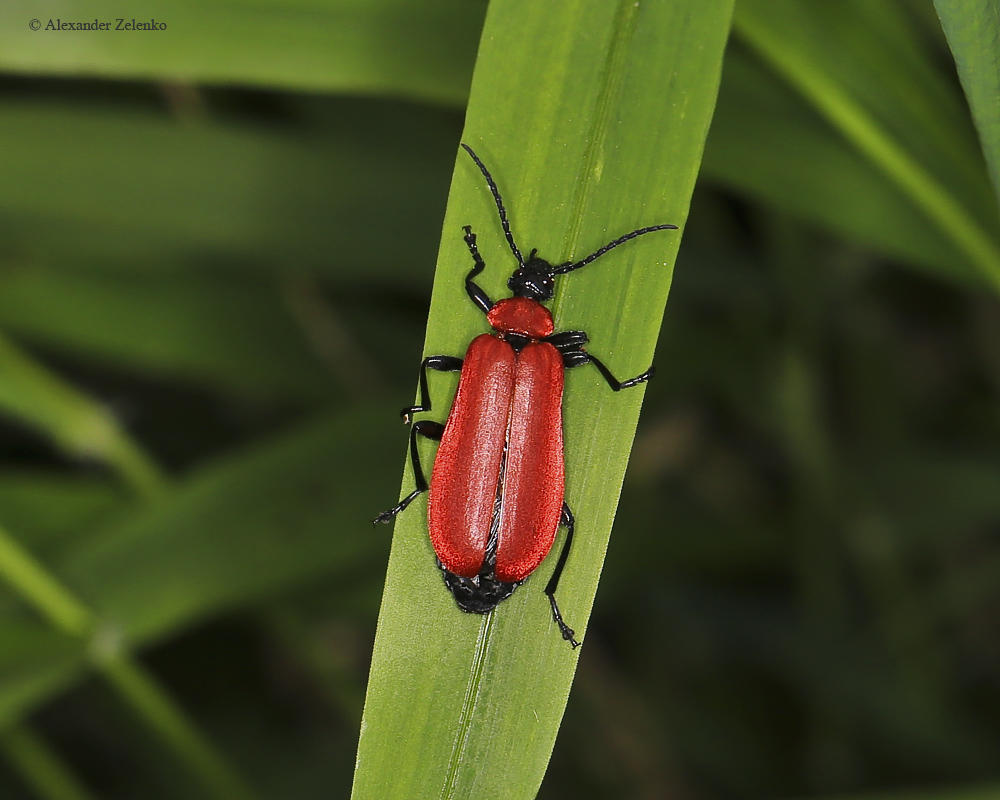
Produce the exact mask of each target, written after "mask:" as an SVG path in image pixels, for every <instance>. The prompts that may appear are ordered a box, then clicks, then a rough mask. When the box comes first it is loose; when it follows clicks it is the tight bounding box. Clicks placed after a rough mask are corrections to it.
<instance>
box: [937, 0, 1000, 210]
mask: <svg viewBox="0 0 1000 800" xmlns="http://www.w3.org/2000/svg"><path fill="white" fill-rule="evenodd" d="M934 7H935V8H936V9H937V12H938V14H939V15H940V17H941V25H942V26H943V27H944V32H945V35H946V36H947V37H948V44H949V46H950V47H951V52H952V54H953V55H954V56H955V63H956V64H957V65H958V77H959V78H961V80H962V87H963V88H964V89H965V96H966V97H967V98H968V100H969V106H970V107H971V108H972V117H973V119H974V120H975V121H976V129H977V130H978V131H979V141H980V143H981V144H982V147H983V152H984V153H985V154H986V163H987V165H988V166H989V168H990V175H991V176H992V177H993V187H994V189H995V190H996V191H997V197H998V198H1000V49H998V42H1000V2H997V0H934Z"/></svg>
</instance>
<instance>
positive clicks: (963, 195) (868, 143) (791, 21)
mask: <svg viewBox="0 0 1000 800" xmlns="http://www.w3.org/2000/svg"><path fill="white" fill-rule="evenodd" d="M894 8H895V6H894V5H893V4H880V5H877V6H875V4H870V3H868V4H866V3H864V2H861V1H860V0H852V2H850V3H840V4H834V5H832V6H830V5H827V4H810V3H804V2H800V0H763V1H762V0H747V1H746V2H743V3H741V4H740V6H739V13H738V14H737V15H736V18H735V20H734V25H735V29H736V30H737V31H738V32H739V33H740V35H741V37H742V38H743V40H744V41H746V42H747V43H748V44H749V45H750V46H751V47H752V48H753V49H754V51H755V52H756V53H757V54H758V55H759V56H760V57H761V58H762V59H764V60H765V61H766V62H767V63H769V64H770V65H771V67H772V68H773V69H775V71H777V72H778V73H779V74H780V75H781V76H782V77H783V78H784V79H785V80H787V81H788V82H789V83H790V84H791V85H792V86H794V87H795V88H796V89H797V90H798V91H799V92H800V93H801V94H802V95H803V97H805V98H806V99H807V100H808V101H809V102H810V103H811V104H812V105H813V106H814V107H815V108H816V109H817V110H818V111H819V112H820V113H821V114H822V115H823V116H824V117H825V118H826V119H827V120H828V121H829V122H830V124H832V125H833V126H834V127H835V128H836V129H837V130H838V131H840V133H841V134H842V135H843V136H845V137H846V138H847V139H848V140H849V141H850V142H851V143H852V144H853V145H854V147H856V148H857V149H858V150H859V151H860V152H861V153H862V154H864V155H865V157H866V158H868V159H869V160H871V162H872V163H873V164H875V165H876V166H877V167H878V168H879V169H881V170H882V171H883V172H884V173H885V174H886V175H887V176H889V177H890V178H891V179H892V180H893V181H894V182H895V183H896V184H897V185H898V186H899V187H900V188H901V189H902V190H903V191H904V192H905V193H906V194H907V195H908V196H909V197H910V198H911V200H912V202H913V203H914V204H916V205H917V206H918V207H919V208H920V209H921V210H922V211H923V213H924V214H926V215H927V217H928V219H929V220H931V221H932V222H933V223H934V224H935V225H937V226H938V227H939V228H940V229H941V231H942V232H943V233H944V234H945V235H947V236H948V237H949V238H950V239H951V240H952V242H953V243H954V245H955V247H956V248H958V249H959V250H960V251H961V252H962V253H963V254H964V255H965V257H966V258H967V259H969V261H970V262H971V263H972V264H973V265H974V266H975V267H976V268H977V269H978V270H979V271H980V273H981V274H982V276H983V278H984V279H986V280H987V281H989V282H990V283H992V284H993V285H994V286H997V287H1000V246H998V243H997V230H998V227H997V220H998V219H1000V217H998V216H997V214H996V207H995V204H994V203H993V198H992V196H991V195H989V196H986V195H984V192H983V186H982V180H981V179H979V177H978V176H979V175H980V174H981V172H982V170H981V169H979V170H977V168H976V164H975V149H974V148H971V147H968V146H965V147H962V146H961V142H962V141H963V139H965V138H966V137H964V136H960V135H957V134H955V135H951V134H950V133H949V131H948V129H947V125H948V122H947V121H944V122H942V120H941V117H944V116H946V115H943V114H941V113H940V110H939V109H938V110H935V109H934V104H933V102H932V100H933V99H934V97H935V95H934V93H933V92H932V91H931V90H932V89H933V88H934V83H935V82H934V81H932V82H931V83H930V84H929V87H928V90H927V91H926V92H914V93H912V94H910V95H908V96H906V97H903V98H901V99H900V100H899V101H896V102H895V107H896V108H902V109H903V110H904V111H905V109H906V101H907V100H910V101H912V102H913V103H915V105H916V108H915V111H914V112H913V113H902V114H900V115H894V114H893V113H892V111H893V100H892V97H891V96H887V95H886V93H884V92H882V93H879V89H880V86H879V82H878V81H873V82H872V81H869V82H866V81H865V80H863V78H864V75H865V74H867V70H868V69H871V73H870V74H872V75H875V74H877V73H876V72H875V70H876V69H881V70H883V71H884V72H886V73H887V74H888V75H889V76H891V77H892V78H893V79H896V78H898V79H899V80H900V81H902V85H904V86H906V85H908V84H909V85H912V80H913V79H912V78H911V79H910V80H906V79H905V76H904V74H903V73H904V72H905V69H906V68H908V67H914V69H915V68H916V67H918V66H919V64H920V62H919V61H918V60H917V59H915V58H914V57H913V56H914V52H913V49H912V48H907V47H905V46H903V44H902V43H903V42H904V39H903V38H900V37H897V38H896V39H891V40H889V41H887V42H885V44H886V46H885V47H882V48H879V47H876V46H869V47H867V48H866V49H865V50H864V55H866V56H868V57H867V59H865V60H864V61H862V63H861V66H860V67H858V66H854V65H853V64H850V63H848V62H849V59H850V56H852V55H857V54H859V47H858V40H860V41H861V42H862V43H865V42H866V41H867V40H868V39H870V35H869V34H870V32H871V31H873V30H874V31H882V30H888V31H893V30H894V28H893V27H892V26H891V25H890V26H883V25H880V24H878V23H880V22H881V21H882V20H881V16H884V15H886V14H892V13H896V12H894V11H893V9H894ZM847 32H850V33H857V39H855V38H853V37H851V36H848V35H845V33H847ZM895 53H899V55H900V58H899V59H898V62H897V63H893V61H892V60H891V59H889V58H888V56H889V55H890V54H895ZM927 77H928V80H930V78H931V76H927ZM944 96H946V95H944ZM959 118H961V117H959ZM908 122H916V123H917V124H918V125H919V126H920V127H919V130H917V131H911V130H909V127H910V126H907V124H906V123H908ZM948 167H951V169H950V170H949V169H948Z"/></svg>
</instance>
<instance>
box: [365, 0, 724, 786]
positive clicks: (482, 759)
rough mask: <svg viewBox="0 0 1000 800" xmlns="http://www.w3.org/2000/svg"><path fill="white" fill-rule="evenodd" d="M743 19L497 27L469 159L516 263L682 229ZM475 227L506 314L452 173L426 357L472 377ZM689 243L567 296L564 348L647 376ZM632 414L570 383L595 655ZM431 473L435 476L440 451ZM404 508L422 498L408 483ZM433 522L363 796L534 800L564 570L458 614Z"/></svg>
mask: <svg viewBox="0 0 1000 800" xmlns="http://www.w3.org/2000/svg"><path fill="white" fill-rule="evenodd" d="M730 13H731V3H729V2H727V1H726V0H717V1H716V2H706V3H699V4H691V3H683V2H663V3H648V4H647V3H640V4H635V3H632V2H627V3H619V4H610V3H601V2H577V3H567V4H560V5H555V6H552V5H539V4H533V3H530V2H527V0H512V1H510V2H495V3H493V4H492V5H491V6H490V11H489V14H488V17H487V23H486V28H485V31H484V34H483V41H482V45H481V51H480V54H479V60H478V62H477V67H476V74H475V77H474V80H473V89H472V95H471V100H470V106H469V111H468V116H467V119H466V132H465V134H464V140H465V141H466V142H468V143H469V144H470V145H472V146H473V147H474V148H476V150H477V151H478V153H479V155H480V156H481V157H482V158H483V160H484V161H485V162H486V164H487V165H488V166H489V167H490V169H491V170H492V172H493V174H494V177H495V178H496V180H497V182H498V183H499V186H500V189H501V191H502V192H503V194H504V199H505V201H506V204H507V207H508V209H509V214H510V218H511V224H512V227H513V230H514V235H515V236H516V237H517V240H518V242H519V243H520V246H521V248H522V249H523V250H524V251H529V250H530V249H531V248H533V247H537V248H539V249H540V255H542V256H543V257H545V258H548V259H550V260H551V261H553V262H558V261H561V260H568V259H571V258H574V257H577V258H579V257H582V256H584V255H586V254H588V253H590V252H593V251H594V250H596V249H597V248H598V247H599V246H601V245H602V244H604V243H605V242H607V241H609V240H611V239H613V238H615V237H616V236H618V235H620V234H622V233H624V232H627V231H629V230H632V229H634V228H636V227H638V226H644V225H651V224H656V223H661V222H672V223H676V224H678V225H683V223H684V220H685V217H686V213H687V204H688V200H689V198H690V194H691V190H692V188H693V184H694V179H695V176H696V174H697V169H698V164H699V160H700V156H701V150H702V147H703V142H704V137H705V133H706V130H707V127H708V123H709V119H710V117H711V113H712V108H713V105H714V101H715V95H716V91H717V84H718V75H719V70H720V63H721V56H722V50H723V47H724V44H725V41H726V37H727V34H728V28H729V17H730ZM466 224H469V225H472V226H473V227H474V229H475V231H476V232H477V234H478V236H479V247H480V250H481V252H482V254H483V256H484V258H485V260H486V262H487V264H488V265H489V267H488V269H487V270H486V271H485V272H484V273H483V275H482V276H481V278H482V286H483V287H484V289H485V290H486V291H487V292H488V293H489V294H490V296H491V297H493V298H495V299H497V298H500V297H502V296H504V294H505V290H504V284H505V281H506V279H507V277H508V276H509V274H510V272H511V270H512V266H511V264H512V257H511V254H510V252H509V251H508V250H507V249H506V244H505V243H504V241H503V237H502V232H501V229H500V224H499V222H498V220H497V216H496V209H495V207H494V205H493V200H492V199H491V197H490V195H489V193H488V191H487V189H486V187H485V186H484V183H483V180H482V176H481V175H480V173H479V171H478V170H477V169H476V167H475V165H474V164H472V163H471V161H470V160H469V159H468V157H467V156H466V155H465V154H464V153H460V154H459V157H458V162H457V164H456V170H455V176H454V179H453V184H452V190H451V195H450V197H449V204H448V211H447V213H446V217H445V224H444V233H443V239H442V245H441V251H440V254H439V258H438V272H437V277H436V282H435V290H434V295H433V297H432V301H431V312H430V318H429V321H428V328H427V340H426V344H425V353H428V354H430V353H446V354H454V355H460V354H462V352H463V351H464V348H465V346H466V345H467V344H468V342H469V340H470V339H471V338H472V337H473V336H474V335H475V334H477V333H481V332H483V331H484V330H485V329H486V324H485V321H484V320H483V317H482V314H481V313H479V312H478V311H477V310H476V309H475V308H474V307H473V306H472V304H471V303H470V302H469V300H468V297H467V296H466V295H465V292H464V288H463V282H462V279H463V277H464V275H465V273H466V272H467V271H468V269H469V267H470V259H469V253H468V251H467V250H466V247H465V244H464V243H463V241H462V232H461V231H462V226H463V225H466ZM679 240H680V236H679V234H677V233H658V234H652V235H649V236H646V237H644V238H642V239H640V240H637V241H635V242H630V243H629V245H628V246H627V247H622V248H620V249H619V250H616V251H615V252H614V254H613V255H608V256H606V257H605V258H604V259H602V260H601V261H598V262H596V263H595V264H592V265H590V266H588V267H587V268H586V269H585V270H581V272H579V273H575V274H574V275H573V276H571V277H567V278H565V279H563V281H562V284H561V285H560V286H559V287H558V289H557V295H556V299H555V301H554V303H553V304H552V308H553V311H554V313H555V318H556V325H557V328H558V329H586V330H587V332H588V333H589V334H590V337H591V340H592V345H591V346H590V349H591V351H592V352H593V353H594V354H595V355H599V357H601V358H602V359H605V360H606V362H607V363H608V364H609V365H610V366H611V368H612V369H613V370H614V371H615V373H616V374H618V375H619V376H620V377H630V376H632V375H636V374H638V373H640V372H642V371H643V370H644V369H645V368H646V367H647V366H648V365H649V363H650V360H651V358H652V351H653V347H654V344H655V341H656V335H657V331H658V329H659V324H660V319H661V317H662V313H663V306H664V303H665V301H666V295H667V291H668V288H669V284H670V277H671V265H672V263H673V258H674V254H675V253H676V250H677V246H678V243H679ZM661 367H663V373H661V374H666V375H669V365H661ZM454 383H455V381H454V378H453V377H452V378H449V377H443V376H432V394H433V396H434V397H435V398H437V401H436V405H435V413H433V414H431V415H429V416H430V418H434V419H443V417H444V415H445V413H446V409H447V407H448V404H449V402H450V401H449V396H450V392H451V391H452V390H453V387H454ZM641 399H642V397H641V390H632V391H627V392H622V393H620V394H613V393H612V392H610V391H609V390H608V387H607V385H606V384H604V382H603V381H602V380H601V379H600V376H598V375H597V374H596V372H595V371H594V370H591V369H580V370H575V371H573V372H571V373H570V374H569V375H568V376H567V390H566V402H565V433H566V461H567V472H568V478H567V493H566V499H567V502H568V503H569V505H570V506H571V507H572V508H573V510H574V512H575V514H576V518H577V539H576V541H575V542H574V552H573V554H572V555H571V557H570V560H569V565H568V567H567V570H566V573H565V574H564V576H563V580H562V584H561V585H560V589H559V592H560V603H561V606H562V610H563V612H564V616H565V617H566V618H567V620H568V621H569V623H570V624H571V625H572V626H573V627H575V628H576V630H577V632H578V633H579V634H580V636H581V638H583V639H584V641H585V640H586V620H587V617H588V614H589V610H590V607H591V604H592V602H593V597H594V593H595V591H596V586H597V580H598V576H599V573H600V569H601V564H602V562H603V557H604V552H605V549H606V546H607V540H608V534H609V532H610V527H611V521H612V519H613V516H614V512H615V506H616V504H617V500H618V492H619V489H620V486H621V479H622V475H623V473H624V469H625V463H626V461H627V458H628V452H629V449H630V446H631V440H632V435H633V432H634V428H635V422H636V418H637V416H638V411H639V405H640V402H641ZM400 439H401V440H402V436H400ZM400 446H401V447H402V441H401V442H400ZM424 453H425V463H426V464H429V463H430V457H431V453H432V448H430V447H427V448H425V449H424ZM403 486H404V489H403V491H404V492H409V490H410V488H411V487H412V477H411V476H410V474H409V471H408V470H407V472H406V476H405V478H404V484H403ZM392 500H393V498H386V505H387V506H388V505H390V504H391V502H392ZM425 509H426V503H425V501H423V500H419V501H417V502H415V503H414V504H413V505H412V506H411V508H410V509H409V510H408V511H407V512H405V513H404V514H402V515H401V516H400V518H399V519H398V521H397V523H396V530H395V537H394V541H393V552H392V556H391V559H390V564H389V571H388V576H387V578H386V588H385V594H384V596H383V605H382V611H381V616H380V620H379V631H378V634H377V638H376V645H375V653H374V657H373V664H372V669H371V675H370V679H369V686H368V696H367V700H366V707H365V716H364V722H363V724H362V735H361V741H360V744H359V751H358V762H357V771H356V774H355V785H354V794H353V796H354V798H355V799H356V800H362V799H366V798H379V800H388V799H389V798H413V797H454V798H458V797H474V796H479V795H484V796H485V795H493V794H495V793H496V792H498V791H500V792H502V794H503V795H504V796H505V797H508V798H518V797H533V796H534V795H535V792H536V791H537V789H538V785H539V783H540V781H541V779H542V776H543V774H544V772H545V767H546V764H547V762H548V758H549V754H550V752H551V749H552V745H553V742H554V740H555V735H556V732H557V730H558V727H559V723H560V719H561V717H562V712H563V708H564V706H565V702H566V697H567V695H568V692H569V687H570V683H571V681H572V677H573V672H574V669H575V666H576V654H575V653H574V652H573V651H571V650H570V648H569V646H568V645H567V644H566V642H564V641H563V640H562V639H561V638H560V636H559V634H558V631H557V630H556V629H555V628H554V626H553V623H552V620H551V617H550V613H549V608H548V603H547V602H546V600H545V597H544V595H543V594H542V588H543V587H544V585H545V581H546V580H547V578H548V576H549V574H550V573H551V570H552V568H553V566H554V561H555V559H553V558H550V559H548V560H547V562H546V563H545V564H543V565H542V567H541V568H540V569H539V570H538V571H537V573H536V574H535V575H533V576H532V577H531V578H530V579H529V580H528V582H527V583H526V584H525V585H524V586H523V587H521V588H520V589H518V590H517V592H515V594H514V595H513V596H512V597H511V598H510V599H509V600H507V601H505V602H504V604H503V605H502V606H501V607H500V608H499V609H497V611H496V612H494V613H493V614H491V615H488V616H485V617H479V616H475V615H467V614H462V613H461V612H460V611H458V609H457V608H456V607H455V604H454V602H453V600H452V598H451V596H450V595H449V594H448V593H447V591H446V590H445V588H444V586H443V585H442V583H441V577H440V574H439V572H438V570H437V569H436V568H435V566H434V556H433V552H432V550H431V547H430V544H429V542H428V539H427V524H426V511H425ZM559 544H560V542H557V544H556V546H557V547H558V546H559ZM651 635H652V633H651ZM584 646H586V643H585V644H584Z"/></svg>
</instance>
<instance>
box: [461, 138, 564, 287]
mask: <svg viewBox="0 0 1000 800" xmlns="http://www.w3.org/2000/svg"><path fill="white" fill-rule="evenodd" d="M461 144H462V147H464V148H465V151H466V152H467V153H468V154H469V155H470V156H472V160H473V161H475V162H476V166H477V167H479V171H480V172H482V173H483V177H484V178H486V183H488V184H489V187H490V192H492V193H493V199H494V200H496V203H497V211H499V212H500V224H501V225H502V226H503V235H504V236H506V237H507V244H509V245H510V251H511V252H512V253H513V254H514V258H516V259H517V263H518V264H520V265H521V266H522V267H523V266H524V259H523V258H521V251H520V250H518V249H517V245H516V244H514V235H513V234H512V233H511V232H510V223H509V222H508V221H507V210H506V209H505V208H504V207H503V200H502V199H501V198H500V190H499V189H497V184H496V181H494V180H493V176H492V175H490V171H489V170H488V169H486V165H485V164H484V163H483V162H482V161H480V160H479V156H477V155H476V154H475V153H474V152H473V150H472V148H471V147H469V145H467V144H466V143H465V142H462V143H461ZM580 266H581V267H582V266H583V264H581V265H580Z"/></svg>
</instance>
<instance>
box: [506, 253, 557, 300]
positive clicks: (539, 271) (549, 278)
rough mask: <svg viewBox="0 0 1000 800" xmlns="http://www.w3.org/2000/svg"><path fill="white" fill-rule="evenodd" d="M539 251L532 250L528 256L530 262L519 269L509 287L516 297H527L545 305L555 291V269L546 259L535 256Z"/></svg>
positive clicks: (512, 277) (508, 282)
mask: <svg viewBox="0 0 1000 800" xmlns="http://www.w3.org/2000/svg"><path fill="white" fill-rule="evenodd" d="M537 252H538V251H537V250H532V251H531V252H530V253H529V254H528V260H527V261H525V262H524V266H522V267H520V268H518V269H517V270H516V271H515V272H514V274H513V275H511V276H510V280H509V281H507V287H508V288H509V289H510V290H511V291H512V292H513V293H514V296H515V297H527V298H530V299H531V300H537V301H538V302H539V303H544V302H545V301H546V300H551V299H552V294H553V292H554V291H555V285H556V283H555V280H554V279H553V267H552V265H551V264H550V263H549V262H548V261H546V260H545V259H544V258H538V256H536V255H535V253H537Z"/></svg>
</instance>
